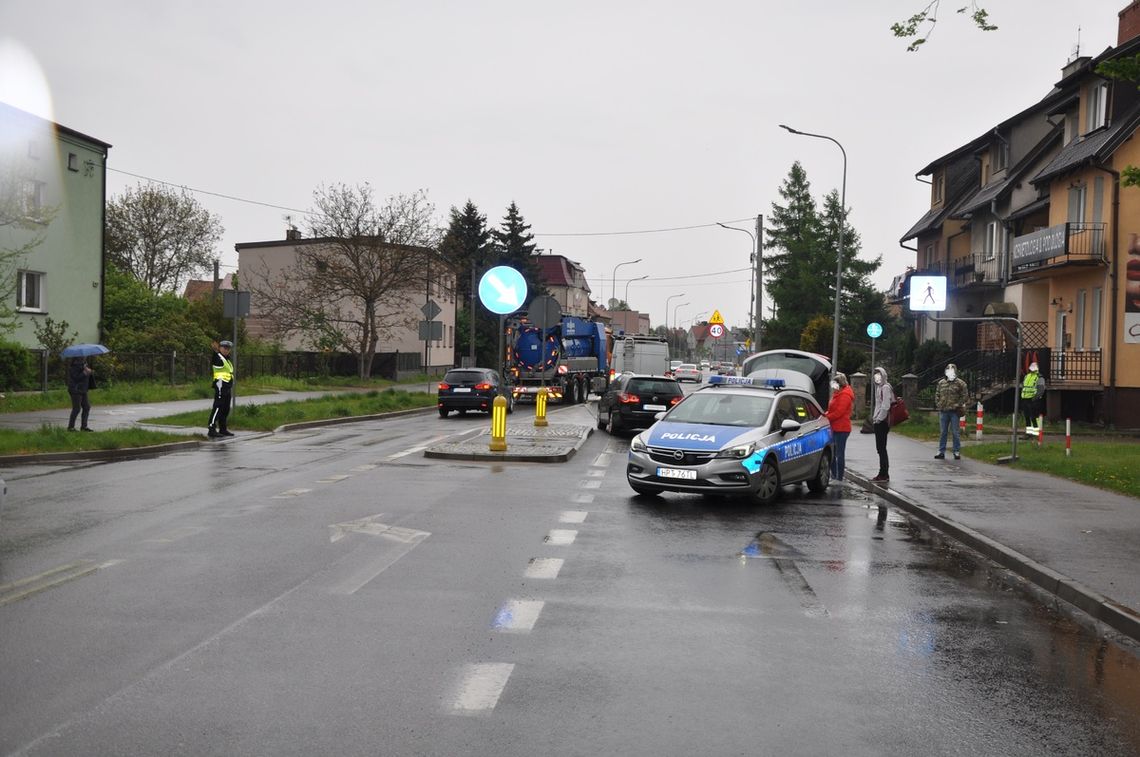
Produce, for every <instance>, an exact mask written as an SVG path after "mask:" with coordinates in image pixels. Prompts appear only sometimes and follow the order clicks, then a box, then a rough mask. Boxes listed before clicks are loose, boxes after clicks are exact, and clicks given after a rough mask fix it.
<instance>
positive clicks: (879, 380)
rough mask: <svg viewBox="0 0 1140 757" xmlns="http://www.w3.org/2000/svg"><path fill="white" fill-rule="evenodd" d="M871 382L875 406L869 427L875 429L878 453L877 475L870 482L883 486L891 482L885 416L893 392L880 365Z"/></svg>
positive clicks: (887, 422) (889, 409)
mask: <svg viewBox="0 0 1140 757" xmlns="http://www.w3.org/2000/svg"><path fill="white" fill-rule="evenodd" d="M872 380H873V381H874V382H875V387H874V392H875V405H874V409H873V410H872V411H871V425H872V426H873V427H874V429H875V451H876V452H878V453H879V475H877V476H875V477H874V478H872V479H871V481H873V482H875V483H877V484H884V483H887V482H888V481H890V480H891V471H890V467H891V466H890V460H889V459H888V458H887V434H889V433H890V432H891V423H890V421H889V420H887V416H888V415H890V412H891V403H892V402H894V401H895V391H894V390H893V389H891V384H890V382H889V381H887V369H886V368H884V367H883V366H881V365H880V366H878V367H877V368H875V371H874V373H873V374H872Z"/></svg>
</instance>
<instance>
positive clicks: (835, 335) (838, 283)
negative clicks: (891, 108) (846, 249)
mask: <svg viewBox="0 0 1140 757" xmlns="http://www.w3.org/2000/svg"><path fill="white" fill-rule="evenodd" d="M780 128H781V129H784V130H786V131H789V132H791V133H792V134H798V135H800V136H801V137H815V138H816V139H826V140H827V141H829V142H834V143H835V146H836V147H838V148H839V152H841V153H843V189H842V191H841V192H840V194H839V254H838V255H837V256H836V257H837V258H838V260H837V261H836V264H835V328H834V330H833V332H832V335H831V375H832V376H834V375H835V372H836V371H837V370H839V368H838V366H837V365H836V363H838V362H839V302H840V298H841V295H842V293H843V227H844V225H846V222H847V151H846V150H844V149H843V145H841V144H839V140H837V139H835V138H834V137H829V136H827V135H826V134H811V133H810V132H806V131H799V130H798V129H793V128H792V127H790V126H784V125H783V124H780Z"/></svg>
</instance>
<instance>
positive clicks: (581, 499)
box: [570, 492, 594, 505]
mask: <svg viewBox="0 0 1140 757" xmlns="http://www.w3.org/2000/svg"><path fill="white" fill-rule="evenodd" d="M570 501H571V502H573V503H574V504H576V505H588V504H590V503H591V502H593V501H594V495H593V494H587V493H586V492H579V493H577V494H575V495H573V496H572V497H570Z"/></svg>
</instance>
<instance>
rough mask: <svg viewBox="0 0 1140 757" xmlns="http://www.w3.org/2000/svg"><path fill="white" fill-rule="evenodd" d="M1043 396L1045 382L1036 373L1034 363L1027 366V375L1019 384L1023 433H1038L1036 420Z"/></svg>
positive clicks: (1036, 369) (1039, 412)
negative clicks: (1023, 414) (1023, 424)
mask: <svg viewBox="0 0 1140 757" xmlns="http://www.w3.org/2000/svg"><path fill="white" fill-rule="evenodd" d="M1044 396H1045V380H1044V379H1042V378H1041V374H1040V373H1038V368H1037V363H1036V361H1035V362H1033V363H1030V364H1029V373H1027V374H1025V380H1024V381H1023V382H1022V383H1021V406H1022V407H1023V408H1024V409H1025V433H1026V434H1029V435H1034V434H1037V433H1038V432H1039V429H1038V428H1037V419H1038V416H1039V415H1040V414H1041V399H1042V398H1043V397H1044Z"/></svg>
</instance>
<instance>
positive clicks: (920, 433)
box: [891, 412, 1140, 497]
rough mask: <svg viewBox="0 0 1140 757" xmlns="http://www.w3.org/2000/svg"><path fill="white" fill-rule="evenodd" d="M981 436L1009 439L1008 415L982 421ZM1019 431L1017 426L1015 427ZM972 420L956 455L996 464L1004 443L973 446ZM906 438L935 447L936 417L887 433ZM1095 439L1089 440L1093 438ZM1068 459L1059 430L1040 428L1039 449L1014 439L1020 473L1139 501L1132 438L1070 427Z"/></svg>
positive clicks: (921, 416)
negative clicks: (1042, 434) (1042, 436)
mask: <svg viewBox="0 0 1140 757" xmlns="http://www.w3.org/2000/svg"><path fill="white" fill-rule="evenodd" d="M983 422H984V424H985V426H984V429H983V430H984V431H985V433H986V434H987V435H993V434H1004V435H1005V436H1006V437H1008V436H1009V431H1010V416H1008V415H1002V416H991V415H986V416H985V418H983ZM1019 429H1020V427H1019ZM974 431H975V418H974V416H970V415H967V417H966V433H965V434H964V435H963V436H962V454H963V455H964V456H965V457H968V458H970V459H971V460H980V461H982V462H987V463H994V464H997V461H998V458H1001V457H1006V458H1007V457H1009V454H1010V452H1011V451H1012V445H1011V444H1010V442H1009V441H1001V442H982V443H978V442H976V441H974ZM891 433H892V434H895V433H897V434H901V435H903V436H906V437H908V438H910V439H917V440H919V441H924V442H937V441H938V436H939V434H940V429H939V427H938V415H937V414H935V413H926V412H917V413H916V412H911V414H910V420H908V421H907V422H906V423H903V424H901V425H898V426H896V427H894V428H892V429H891ZM1093 437H1095V438H1093ZM1072 439H1073V440H1072V450H1073V452H1072V456H1070V457H1066V456H1065V426H1064V424H1063V423H1061V424H1056V423H1054V424H1049V423H1046V424H1045V444H1044V445H1042V446H1041V447H1040V448H1038V446H1037V440H1036V439H1019V440H1018V443H1017V457H1018V460H1017V462H1016V463H1015V465H1016V466H1017V467H1018V468H1021V469H1022V470H1029V471H1036V472H1038V473H1048V474H1050V475H1053V476H1057V477H1058V478H1064V479H1068V480H1070V481H1076V482H1078V483H1082V484H1088V485H1090V486H1095V487H1098V488H1100V489H1107V490H1108V491H1114V492H1118V493H1120V494H1126V495H1128V496H1131V497H1140V440H1138V439H1136V438H1135V437H1134V436H1128V435H1120V436H1116V437H1114V436H1113V435H1111V434H1109V432H1106V431H1105V430H1104V429H1103V428H1100V427H1099V426H1093V425H1091V424H1073V428H1072Z"/></svg>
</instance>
